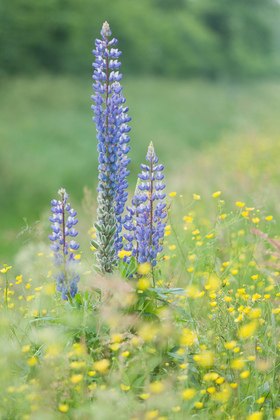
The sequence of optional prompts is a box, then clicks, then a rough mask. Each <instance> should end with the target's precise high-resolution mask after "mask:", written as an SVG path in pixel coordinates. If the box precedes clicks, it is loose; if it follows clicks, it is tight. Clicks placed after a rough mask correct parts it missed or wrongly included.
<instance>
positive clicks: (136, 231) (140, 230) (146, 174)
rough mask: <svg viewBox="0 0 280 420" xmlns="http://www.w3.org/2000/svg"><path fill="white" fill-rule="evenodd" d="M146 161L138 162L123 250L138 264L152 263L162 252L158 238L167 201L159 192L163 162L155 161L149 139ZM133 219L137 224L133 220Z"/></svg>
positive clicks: (163, 224) (153, 263) (153, 264)
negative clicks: (136, 183)
mask: <svg viewBox="0 0 280 420" xmlns="http://www.w3.org/2000/svg"><path fill="white" fill-rule="evenodd" d="M146 161H147V162H148V165H147V164H141V169H142V173H141V174H139V175H138V178H139V180H140V181H141V182H138V185H137V190H138V191H137V192H136V193H135V194H134V197H133V200H132V204H133V206H132V207H127V210H128V215H126V222H125V224H124V227H125V228H126V230H128V231H129V233H127V234H125V235H124V237H125V239H126V240H127V243H126V246H125V249H126V250H127V251H132V255H133V256H135V257H136V258H137V261H138V263H140V264H142V263H144V262H150V263H151V264H152V266H155V265H156V263H157V261H156V258H157V256H158V254H159V253H160V252H161V251H162V249H163V247H162V245H161V240H162V238H163V236H164V228H165V226H166V223H165V222H164V219H165V218H166V216H167V213H166V211H165V208H166V203H164V202H163V201H162V200H164V198H165V197H166V194H164V193H163V192H162V190H163V189H164V188H165V185H164V184H162V182H161V181H162V179H163V178H164V175H163V174H162V170H163V169H164V166H163V165H159V164H158V158H157V157H156V154H155V150H154V146H153V143H152V142H151V143H150V145H149V148H148V153H147V156H146ZM134 220H135V222H136V223H133V221H134Z"/></svg>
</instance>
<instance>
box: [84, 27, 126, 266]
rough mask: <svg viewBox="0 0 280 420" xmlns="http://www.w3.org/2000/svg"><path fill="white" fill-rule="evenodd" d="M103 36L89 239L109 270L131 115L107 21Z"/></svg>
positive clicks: (116, 241)
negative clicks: (92, 225)
mask: <svg viewBox="0 0 280 420" xmlns="http://www.w3.org/2000/svg"><path fill="white" fill-rule="evenodd" d="M100 33H101V37H102V40H99V39H96V40H95V47H96V49H95V50H93V53H94V55H95V62H94V63H93V67H94V74H93V76H92V77H93V79H94V81H95V82H94V84H93V85H92V86H93V88H94V90H95V95H92V99H93V100H94V101H95V105H92V109H93V111H94V113H95V116H94V117H93V121H94V122H95V123H96V129H97V132H98V134H97V136H96V137H97V140H98V146H97V150H98V152H99V158H98V161H99V166H98V170H99V176H98V179H99V184H98V189H97V190H98V192H99V194H98V211H97V223H95V227H96V236H97V241H96V242H95V241H92V244H93V246H94V247H95V248H96V249H97V252H96V256H97V260H98V265H99V268H100V269H101V271H102V272H108V273H110V272H112V271H113V267H114V266H115V264H116V262H117V251H118V250H119V249H121V248H122V246H123V245H122V236H121V231H122V225H123V223H124V218H123V217H122V214H123V210H124V206H125V202H126V200H127V193H126V192H125V190H126V188H127V186H128V182H127V180H126V178H127V176H128V175H129V171H128V170H127V169H126V167H127V165H128V163H129V162H130V159H128V158H127V157H126V155H127V153H128V151H129V146H127V143H128V142H129V140H130V138H129V137H128V135H127V133H128V132H129V131H130V127H128V126H127V123H128V122H129V121H130V119H131V117H129V116H128V115H127V111H128V108H127V107H124V106H123V104H124V103H125V101H126V100H125V98H124V97H123V95H122V86H121V85H120V83H119V81H120V80H121V78H122V74H120V73H119V71H118V69H119V67H120V65H121V63H120V62H118V57H119V56H120V55H121V51H118V49H116V48H112V47H114V46H116V45H117V43H118V41H117V40H116V39H115V38H113V39H112V40H111V41H109V40H108V38H109V37H110V36H111V30H110V27H109V24H108V23H107V22H105V23H104V24H103V26H102V29H101V32H100Z"/></svg>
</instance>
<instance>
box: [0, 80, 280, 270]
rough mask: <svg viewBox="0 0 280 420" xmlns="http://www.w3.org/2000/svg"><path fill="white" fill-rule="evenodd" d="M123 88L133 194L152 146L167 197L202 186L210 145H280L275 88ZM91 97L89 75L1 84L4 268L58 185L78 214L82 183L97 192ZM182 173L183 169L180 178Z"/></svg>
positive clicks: (148, 83)
mask: <svg viewBox="0 0 280 420" xmlns="http://www.w3.org/2000/svg"><path fill="white" fill-rule="evenodd" d="M123 84H124V95H125V97H126V98H127V105H128V106H129V107H130V115H131V116H132V121H131V126H132V131H131V142H130V144H131V154H130V157H131V159H132V162H131V164H130V170H131V171H132V177H131V180H130V185H131V191H133V190H134V183H135V182H136V174H137V171H138V168H139V165H140V163H141V162H142V161H143V160H144V157H145V154H146V150H147V146H148V143H149V142H150V141H151V140H152V141H153V142H154V145H155V148H156V151H157V154H158V156H159V157H160V160H161V161H162V162H163V163H164V164H165V171H166V174H167V177H166V182H167V186H168V189H169V191H171V190H174V189H175V190H176V189H177V188H179V187H180V188H181V190H182V191H185V190H186V189H189V190H190V191H191V190H192V188H195V187H196V188H197V187H199V182H198V179H199V177H200V174H201V168H198V167H197V166H195V165H194V162H204V161H205V165H204V164H203V165H202V166H203V168H206V167H207V165H208V163H209V162H208V159H207V153H208V152H207V153H206V152H205V149H206V150H208V148H210V149H211V150H212V152H211V153H212V154H213V153H214V154H215V151H214V150H215V149H214V148H215V147H216V145H218V144H220V143H221V142H223V141H224V140H225V139H230V138H234V139H236V138H242V139H243V140H244V141H245V142H246V141H247V139H251V140H252V139H254V138H259V137H266V136H267V137H272V138H275V139H277V138H278V136H279V133H280V120H279V111H280V102H279V94H280V83H278V82H258V83H257V82H254V83H252V84H226V83H220V84H218V83H210V82H206V81H200V80H188V81H184V80H180V81H177V80H170V79H161V78H157V79H156V78H147V79H146V78H125V79H124V80H123ZM91 94H92V88H91V81H90V75H89V78H88V79H78V78H71V77H67V76H64V77H62V76H57V77H54V76H47V75H46V76H40V77H35V78H14V79H13V78H11V79H5V80H2V81H1V98H0V115H1V123H0V138H1V142H0V173H1V181H0V182H1V205H0V212H1V215H0V217H1V225H2V228H1V234H0V235H1V237H0V243H1V245H0V261H1V262H3V263H4V262H6V261H7V259H9V258H11V256H12V255H13V254H14V253H15V252H16V251H17V250H18V249H19V248H20V246H21V245H22V243H23V240H25V239H27V238H28V236H29V235H27V237H26V236H20V237H17V235H18V233H19V232H20V231H21V229H22V227H24V226H25V222H24V220H23V218H26V219H27V223H28V225H29V226H31V227H32V226H33V225H34V223H35V222H36V221H37V220H38V219H39V218H42V215H43V214H45V215H46V214H47V212H48V206H49V202H50V200H51V199H52V198H53V197H54V196H55V195H56V192H57V190H58V188H60V187H61V186H64V187H66V188H67V190H68V191H69V193H70V197H71V198H72V202H73V203H74V204H75V205H76V207H77V206H78V208H79V207H80V203H81V200H82V198H83V195H84V193H83V188H84V186H87V187H88V188H89V189H90V190H93V191H95V188H96V179H97V151H96V139H95V134H96V132H95V124H94V123H93V122H92V121H91V117H92V111H91V109H90V105H91V99H90V95H91ZM232 148H235V140H234V141H233V143H232ZM230 153H232V150H231V151H230ZM207 162H208V163H207ZM181 168H185V169H187V168H189V169H188V179H187V180H186V182H185V181H184V179H183V178H182V176H181V174H182V172H181ZM190 168H191V169H190ZM203 168H202V170H203ZM215 173H216V174H217V171H215ZM206 176H207V181H208V185H209V184H210V185H211V183H212V182H213V179H214V177H215V174H214V173H213V171H211V173H208V174H207V175H206ZM211 180H212V181H211ZM201 187H202V188H205V185H204V186H201ZM94 218H95V214H92V216H90V215H88V216H87V222H86V224H85V230H86V229H88V226H91V223H92V221H93V220H94ZM46 236H47V233H44V234H43V236H42V237H46Z"/></svg>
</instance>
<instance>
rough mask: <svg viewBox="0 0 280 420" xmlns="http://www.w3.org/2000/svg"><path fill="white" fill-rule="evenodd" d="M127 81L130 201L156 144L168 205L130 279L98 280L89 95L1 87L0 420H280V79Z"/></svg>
mask: <svg viewBox="0 0 280 420" xmlns="http://www.w3.org/2000/svg"><path fill="white" fill-rule="evenodd" d="M124 84H125V88H124V94H125V96H126V97H127V103H128V105H130V104H131V115H132V117H133V119H132V124H131V125H132V131H131V149H132V150H131V158H132V163H131V165H130V169H131V170H132V176H131V177H130V194H132V192H133V190H134V185H135V182H136V176H137V172H138V168H139V165H140V163H141V162H143V161H144V158H145V154H146V150H147V146H148V144H149V142H150V141H151V140H152V141H153V142H154V146H155V149H156V154H157V155H158V157H159V159H160V162H161V163H164V165H165V181H166V184H167V187H166V192H167V202H168V206H169V205H170V210H169V211H168V216H167V219H166V223H167V225H166V226H165V233H164V239H163V247H164V249H163V252H162V253H161V254H160V255H159V256H158V257H157V260H158V261H157V265H156V267H155V268H154V269H152V267H151V265H150V264H149V263H144V264H140V265H135V263H134V262H133V260H132V262H133V264H131V266H130V268H131V267H132V268H133V269H132V271H130V273H129V275H128V277H129V278H127V276H126V275H127V272H126V269H127V265H126V264H125V263H123V262H122V258H123V256H124V254H122V253H119V257H120V258H119V263H118V264H119V265H118V266H117V267H116V268H115V270H114V273H110V274H108V275H104V276H100V275H99V274H98V273H97V272H96V271H95V270H94V268H93V267H92V264H93V263H94V262H95V255H94V254H95V251H94V249H92V250H90V247H89V243H90V238H96V233H95V231H94V228H92V229H91V226H92V223H93V221H94V219H95V218H96V194H95V188H96V179H97V152H96V140H95V125H94V124H93V123H92V121H91V116H92V112H91V110H90V94H91V87H90V83H89V81H88V80H81V79H74V78H65V77H64V78H62V77H50V76H44V77H43V76H41V77H38V78H35V79H34V80H31V79H23V78H21V79H8V80H6V81H5V83H4V81H2V86H1V91H2V95H1V99H0V101H1V103H0V111H1V112H0V115H1V119H2V121H1V125H0V135H1V149H0V159H1V165H0V168H1V203H0V209H1V238H0V243H1V249H0V260H1V261H0V264H1V265H0V292H1V293H0V335H1V338H2V339H1V340H0V354H1V357H0V395H1V398H0V419H1V420H66V419H67V420H88V419H91V418H94V419H98V420H111V419H113V418H116V419H120V420H153V419H154V420H186V419H189V418H193V419H197V420H200V419H201V420H214V419H215V420H236V419H240V420H272V419H273V420H274V419H275V420H276V419H280V396H279V383H280V300H279V299H280V286H279V285H280V283H279V277H280V264H279V258H280V255H279V249H280V243H279V236H280V235H279V212H280V206H279V184H280V166H279V161H280V142H279V135H280V122H279V117H278V116H279V111H280V109H279V108H280V102H279V97H280V83H278V82H262V83H260V82H259V83H254V84H246V85H242V84H239V85H228V84H214V83H207V82H205V81H204V82H202V81H198V80H193V81H175V80H173V81H171V80H167V79H141V78H138V79H136V78H131V79H128V80H127V81H125V83H124ZM62 186H63V187H66V189H67V191H68V193H69V194H70V202H71V205H72V206H73V207H74V208H75V210H77V211H78V218H79V223H78V225H77V230H78V231H79V236H78V237H77V242H78V243H79V244H80V245H81V246H80V248H79V250H78V252H77V254H76V256H75V261H76V265H73V266H71V267H72V268H73V269H74V270H75V273H74V274H77V273H79V276H80V281H79V283H78V293H77V294H76V296H75V298H73V299H70V301H67V302H66V301H65V300H62V298H61V293H60V292H58V291H57V289H56V278H57V273H58V271H56V270H58V268H56V267H55V266H54V263H53V252H51V250H50V248H49V242H50V241H49V239H48V235H49V234H50V233H51V229H50V223H49V221H48V216H49V215H50V213H51V212H50V201H51V199H52V198H57V197H58V196H57V190H58V189H59V188H60V187H62ZM85 186H87V189H86V190H84V187H85ZM37 221H38V222H37ZM2 226H3V227H2ZM252 229H253V231H252ZM256 229H258V230H259V232H256V231H254V230H256ZM21 231H23V232H22V234H21V235H19V233H20V232H21ZM270 238H271V239H270ZM2 264H3V265H2ZM4 264H7V265H4ZM62 264H64V265H63V268H61V267H62V266H60V268H59V270H61V269H64V270H65V271H64V272H66V264H65V260H64V263H62ZM60 275H61V271H60Z"/></svg>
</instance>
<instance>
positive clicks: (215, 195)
mask: <svg viewBox="0 0 280 420" xmlns="http://www.w3.org/2000/svg"><path fill="white" fill-rule="evenodd" d="M220 194H221V191H216V192H214V193H213V194H212V197H214V198H216V197H219V195H220Z"/></svg>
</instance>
